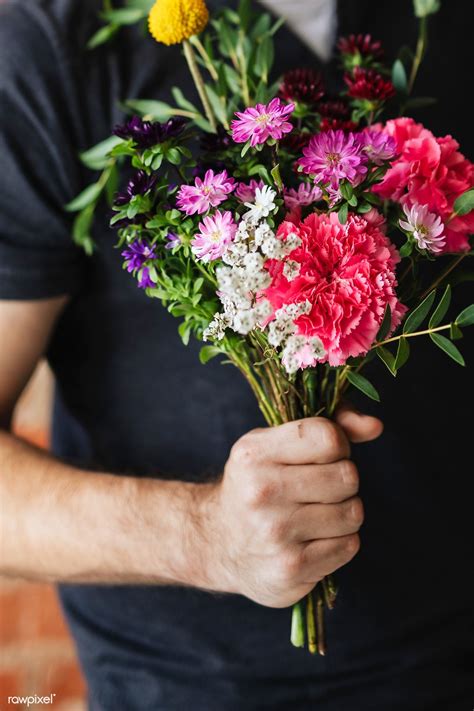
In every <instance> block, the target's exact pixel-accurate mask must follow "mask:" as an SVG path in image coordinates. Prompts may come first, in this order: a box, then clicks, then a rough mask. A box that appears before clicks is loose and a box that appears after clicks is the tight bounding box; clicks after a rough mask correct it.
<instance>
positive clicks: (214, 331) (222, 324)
mask: <svg viewBox="0 0 474 711" xmlns="http://www.w3.org/2000/svg"><path fill="white" fill-rule="evenodd" d="M231 323H232V321H231V319H230V318H229V316H227V314H220V313H216V314H214V318H213V320H212V321H211V323H210V324H209V326H208V327H207V328H206V330H205V331H204V333H203V340H204V341H222V339H223V338H224V335H225V330H226V328H228V327H229V326H230V325H231Z"/></svg>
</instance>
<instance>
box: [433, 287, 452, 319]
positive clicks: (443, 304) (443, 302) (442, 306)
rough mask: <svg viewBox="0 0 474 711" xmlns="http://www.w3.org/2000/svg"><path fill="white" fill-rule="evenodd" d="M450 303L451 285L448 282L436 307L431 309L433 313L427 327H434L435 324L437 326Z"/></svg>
mask: <svg viewBox="0 0 474 711" xmlns="http://www.w3.org/2000/svg"><path fill="white" fill-rule="evenodd" d="M450 303H451V286H450V285H449V284H448V286H447V287H446V289H445V292H444V294H443V296H442V297H441V299H440V301H439V304H438V306H437V307H436V309H435V310H434V311H433V315H432V316H431V318H430V322H429V324H428V325H429V328H436V326H439V324H440V323H441V321H442V320H443V318H444V317H445V316H446V313H447V311H448V309H449V304H450Z"/></svg>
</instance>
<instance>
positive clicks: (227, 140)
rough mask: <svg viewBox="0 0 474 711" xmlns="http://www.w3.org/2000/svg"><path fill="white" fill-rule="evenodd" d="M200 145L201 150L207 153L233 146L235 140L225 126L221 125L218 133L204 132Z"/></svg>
mask: <svg viewBox="0 0 474 711" xmlns="http://www.w3.org/2000/svg"><path fill="white" fill-rule="evenodd" d="M200 145H201V150H202V151H204V152H205V153H218V152H220V151H225V150H226V149H227V148H230V147H231V146H233V145H234V142H233V140H232V138H231V136H230V135H229V133H228V132H227V131H226V130H225V128H224V127H223V126H219V127H218V129H217V133H205V134H203V135H202V137H201V139H200ZM210 167H212V166H210ZM224 167H225V166H224Z"/></svg>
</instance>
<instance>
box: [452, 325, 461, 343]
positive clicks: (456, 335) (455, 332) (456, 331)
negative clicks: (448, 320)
mask: <svg viewBox="0 0 474 711" xmlns="http://www.w3.org/2000/svg"><path fill="white" fill-rule="evenodd" d="M449 337H450V339H451V340H452V341H459V339H460V338H463V333H462V331H461V329H460V328H459V326H457V325H456V324H455V323H452V324H451V327H450V329H449Z"/></svg>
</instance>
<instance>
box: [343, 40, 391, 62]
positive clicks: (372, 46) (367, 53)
mask: <svg viewBox="0 0 474 711" xmlns="http://www.w3.org/2000/svg"><path fill="white" fill-rule="evenodd" d="M337 48H338V50H339V51H340V53H341V54H360V55H361V56H362V57H372V58H373V59H381V58H382V57H383V54H384V51H383V48H382V43H381V42H379V41H374V40H373V39H372V37H371V36H370V35H362V34H360V35H349V36H348V37H340V38H339V41H338V43H337Z"/></svg>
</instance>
